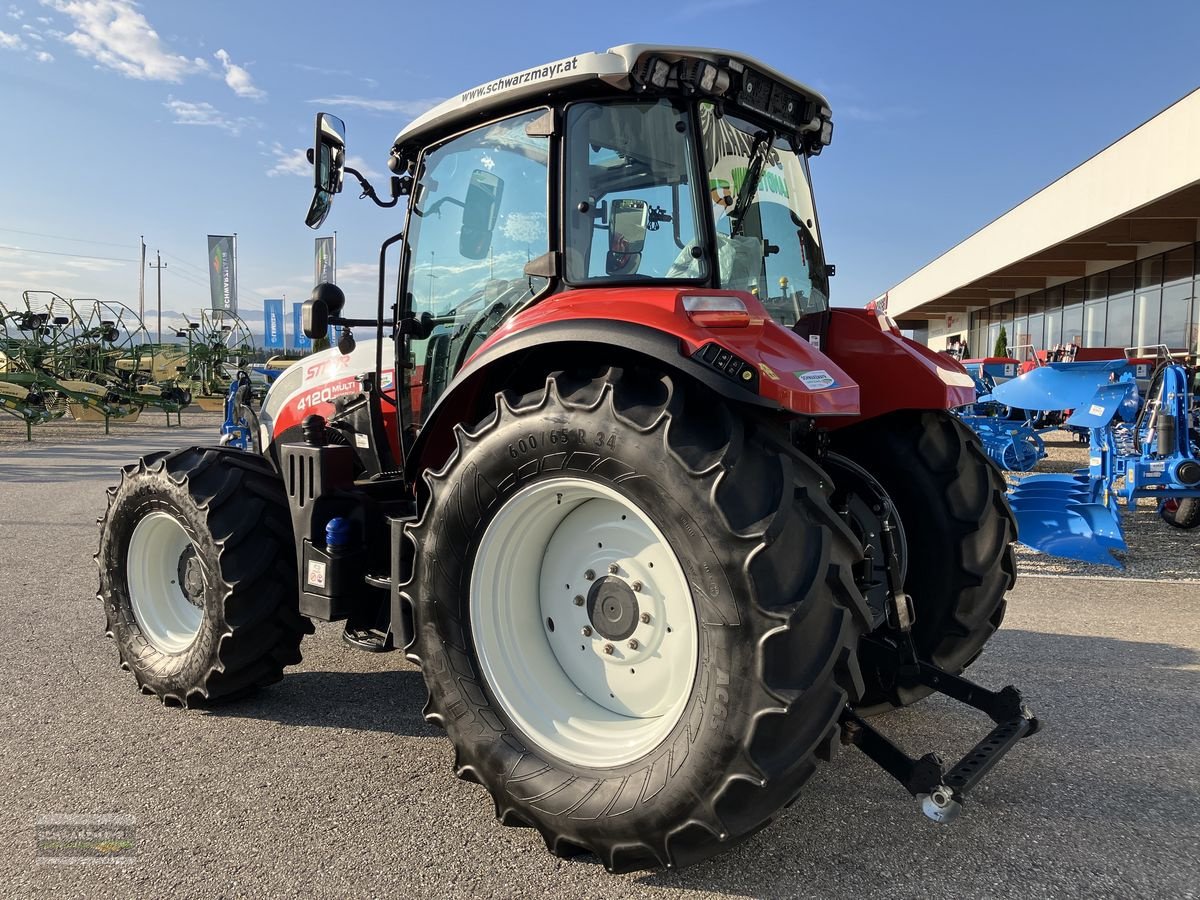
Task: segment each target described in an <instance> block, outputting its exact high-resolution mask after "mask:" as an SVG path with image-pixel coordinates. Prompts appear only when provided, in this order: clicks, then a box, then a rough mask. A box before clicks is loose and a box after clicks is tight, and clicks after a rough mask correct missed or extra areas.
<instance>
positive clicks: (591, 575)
mask: <svg viewBox="0 0 1200 900" xmlns="http://www.w3.org/2000/svg"><path fill="white" fill-rule="evenodd" d="M583 577H584V579H585V580H586V581H595V579H596V573H595V572H593V571H592V570H591V569H588V570H587V571H586V572H584V573H583Z"/></svg>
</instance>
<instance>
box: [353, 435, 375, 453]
mask: <svg viewBox="0 0 1200 900" xmlns="http://www.w3.org/2000/svg"><path fill="white" fill-rule="evenodd" d="M354 446H355V447H362V448H363V449H368V448H370V446H371V439H370V438H369V437H367V435H365V434H363V433H362V432H361V431H358V432H355V434H354Z"/></svg>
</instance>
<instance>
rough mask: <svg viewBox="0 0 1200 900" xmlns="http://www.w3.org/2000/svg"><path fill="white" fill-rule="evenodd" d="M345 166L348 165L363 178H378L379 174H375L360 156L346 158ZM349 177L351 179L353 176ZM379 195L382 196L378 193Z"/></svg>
mask: <svg viewBox="0 0 1200 900" xmlns="http://www.w3.org/2000/svg"><path fill="white" fill-rule="evenodd" d="M346 165H348V166H349V167H350V168H352V169H355V170H356V171H357V172H358V173H359V174H360V175H362V177H363V178H378V177H379V173H378V172H376V171H375V170H374V169H372V168H371V165H370V163H368V162H367V161H366V160H365V159H363V158H362V157H361V156H347V157H346ZM351 177H353V176H351ZM380 194H381V195H382V191H381V192H380Z"/></svg>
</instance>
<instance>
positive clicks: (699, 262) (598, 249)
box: [563, 99, 708, 284]
mask: <svg viewBox="0 0 1200 900" xmlns="http://www.w3.org/2000/svg"><path fill="white" fill-rule="evenodd" d="M567 115H568V118H567V146H566V154H567V178H566V186H567V196H566V197H565V201H566V202H565V209H564V212H563V215H564V217H565V225H566V227H565V229H564V230H565V232H566V276H567V280H568V281H569V282H571V283H573V284H579V283H582V282H593V281H597V280H609V281H639V280H646V279H653V278H672V279H679V278H694V279H704V278H707V276H708V272H707V266H706V263H705V262H704V260H703V259H700V258H695V257H694V256H693V253H695V255H696V256H697V257H702V256H703V252H702V251H701V250H699V249H698V248H699V245H700V240H699V234H700V231H699V226H698V224H697V223H698V222H699V221H700V216H699V210H698V209H697V205H696V204H697V202H698V198H697V195H696V191H695V190H694V183H695V177H696V176H695V175H694V173H696V172H698V167H697V165H696V163H695V158H694V149H693V144H694V142H693V141H692V140H691V139H690V132H691V130H692V124H691V117H690V116H689V115H688V110H687V107H686V106H685V105H682V104H676V103H673V102H672V101H670V100H665V99H663V100H654V101H646V102H640V103H613V102H607V103H603V104H599V103H575V104H572V105H571V107H570V109H569V110H568V114H567ZM682 263H690V264H691V265H690V267H689V268H688V271H687V272H686V273H685V272H683V271H682V268H681V264H682Z"/></svg>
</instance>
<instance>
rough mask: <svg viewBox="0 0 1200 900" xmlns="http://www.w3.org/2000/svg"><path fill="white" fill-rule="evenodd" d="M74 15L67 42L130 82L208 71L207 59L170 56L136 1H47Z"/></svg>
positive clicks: (45, 1) (174, 79)
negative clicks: (73, 27) (73, 28)
mask: <svg viewBox="0 0 1200 900" xmlns="http://www.w3.org/2000/svg"><path fill="white" fill-rule="evenodd" d="M42 4H43V5H45V6H49V7H50V8H52V9H54V10H56V11H58V12H60V13H63V14H65V15H67V16H69V17H70V18H71V19H72V20H73V22H74V25H75V30H74V31H72V32H71V33H70V34H68V35H66V36H65V37H64V38H63V40H65V41H66V42H67V43H68V44H70V45H71V46H72V47H74V48H75V51H76V52H77V53H79V55H81V56H84V57H87V58H89V59H94V60H95V61H96V62H97V63H99V64H100V65H102V66H106V67H107V68H110V69H112V70H114V71H116V72H120V73H121V74H122V75H125V76H126V77H128V78H137V79H141V80H144V81H171V82H178V81H181V80H182V79H183V77H184V76H185V75H190V74H192V73H194V72H202V71H207V70H208V64H207V63H206V62H205V61H204V60H202V59H188V58H187V57H186V56H182V55H180V54H178V53H173V52H171V50H170V48H168V47H167V46H166V45H165V44H164V43H163V41H162V39H161V38H160V37H159V36H158V32H156V31H155V30H154V28H153V27H151V25H150V23H149V22H148V21H147V20H146V17H145V16H143V15H142V14H141V13H140V12H138V10H137V7H136V6H134V4H133V3H132V0H42Z"/></svg>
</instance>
